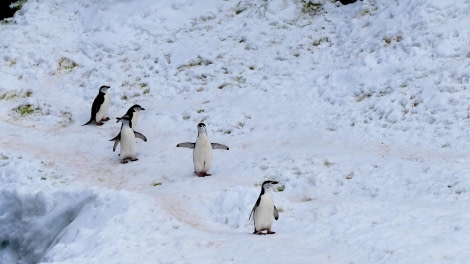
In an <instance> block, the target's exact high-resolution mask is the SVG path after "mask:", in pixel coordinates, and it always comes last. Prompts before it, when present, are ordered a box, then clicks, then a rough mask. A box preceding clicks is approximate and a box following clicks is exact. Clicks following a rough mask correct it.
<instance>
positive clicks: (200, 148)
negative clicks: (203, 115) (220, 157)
mask: <svg viewBox="0 0 470 264" xmlns="http://www.w3.org/2000/svg"><path fill="white" fill-rule="evenodd" d="M193 162H194V171H195V172H207V171H209V170H210V168H211V167H212V146H211V142H210V141H209V139H208V138H207V136H205V135H202V136H199V137H198V138H197V140H196V146H195V147H194V150H193Z"/></svg>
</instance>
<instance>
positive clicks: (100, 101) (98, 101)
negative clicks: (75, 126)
mask: <svg viewBox="0 0 470 264" xmlns="http://www.w3.org/2000/svg"><path fill="white" fill-rule="evenodd" d="M109 88H111V87H109V86H106V85H103V86H101V87H100V90H99V92H98V95H97V96H96V98H95V100H94V101H93V104H92V105H91V117H90V120H89V121H88V122H86V123H85V124H83V126H84V125H88V124H90V123H91V122H93V121H95V122H96V124H97V125H98V126H101V125H103V121H108V120H109V117H104V116H105V115H106V112H108V108H109V105H110V104H111V97H110V96H109V94H108V89H109Z"/></svg>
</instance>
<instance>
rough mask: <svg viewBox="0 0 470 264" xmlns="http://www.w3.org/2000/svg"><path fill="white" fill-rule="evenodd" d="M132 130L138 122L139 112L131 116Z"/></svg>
mask: <svg viewBox="0 0 470 264" xmlns="http://www.w3.org/2000/svg"><path fill="white" fill-rule="evenodd" d="M131 122H132V128H134V129H135V127H136V126H137V122H139V112H134V113H133V114H132V120H131Z"/></svg>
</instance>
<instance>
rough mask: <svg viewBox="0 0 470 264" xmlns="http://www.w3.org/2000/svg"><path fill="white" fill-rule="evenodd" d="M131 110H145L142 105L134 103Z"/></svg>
mask: <svg viewBox="0 0 470 264" xmlns="http://www.w3.org/2000/svg"><path fill="white" fill-rule="evenodd" d="M132 110H134V112H139V111H142V110H145V108H143V107H142V106H140V105H138V104H135V105H133V106H132Z"/></svg>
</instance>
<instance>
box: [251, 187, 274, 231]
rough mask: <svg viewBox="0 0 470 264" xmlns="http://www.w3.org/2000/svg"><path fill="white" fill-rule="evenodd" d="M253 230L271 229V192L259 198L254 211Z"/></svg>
mask: <svg viewBox="0 0 470 264" xmlns="http://www.w3.org/2000/svg"><path fill="white" fill-rule="evenodd" d="M254 219H255V228H256V230H257V231H262V230H267V229H271V226H272V225H273V221H274V201H273V196H272V194H271V192H269V191H268V192H265V193H264V194H263V195H262V196H261V200H260V202H259V205H258V207H257V208H256V209H255V215H254Z"/></svg>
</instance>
